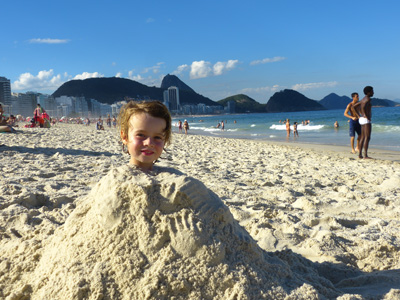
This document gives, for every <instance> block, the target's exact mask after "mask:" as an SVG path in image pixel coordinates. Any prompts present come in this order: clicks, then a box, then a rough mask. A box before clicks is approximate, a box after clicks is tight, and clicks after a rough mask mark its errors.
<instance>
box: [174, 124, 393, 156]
mask: <svg viewBox="0 0 400 300" xmlns="http://www.w3.org/2000/svg"><path fill="white" fill-rule="evenodd" d="M173 134H174V135H175V134H176V135H179V133H178V132H175V131H173ZM181 135H184V133H182V134H181ZM188 135H195V136H205V137H211V138H219V139H232V140H241V141H251V142H256V143H265V144H271V145H280V146H289V147H292V148H296V147H297V148H300V149H313V150H316V151H320V152H332V153H335V154H340V155H342V156H343V157H346V158H350V159H352V158H353V159H356V160H363V159H359V158H358V153H357V154H352V153H351V147H350V145H348V146H344V145H332V144H316V143H306V142H299V141H293V140H291V141H273V140H263V139H250V138H248V139H247V138H237V137H221V136H214V135H207V134H202V133H199V132H193V131H192V132H190V130H189V132H188ZM368 155H369V156H370V157H372V158H373V160H375V159H377V160H389V161H393V162H400V151H393V150H387V149H381V148H378V147H376V146H375V147H374V146H372V147H371V146H370V147H369V149H368ZM373 160H372V161H373Z"/></svg>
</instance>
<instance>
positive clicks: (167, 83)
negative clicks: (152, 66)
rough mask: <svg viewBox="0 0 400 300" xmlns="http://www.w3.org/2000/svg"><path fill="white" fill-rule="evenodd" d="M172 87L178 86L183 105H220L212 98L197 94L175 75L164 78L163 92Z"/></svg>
mask: <svg viewBox="0 0 400 300" xmlns="http://www.w3.org/2000/svg"><path fill="white" fill-rule="evenodd" d="M171 86H176V87H177V88H178V89H179V101H180V102H181V104H198V103H204V104H205V105H210V106H214V105H218V103H217V102H215V101H213V100H211V99H210V98H207V97H204V96H203V95H200V94H198V93H196V92H195V91H194V90H193V89H192V88H191V87H189V86H188V85H187V84H185V83H184V82H183V81H182V80H180V79H179V78H178V77H177V76H175V75H169V74H168V75H166V76H164V78H163V80H162V82H161V90H162V91H164V90H166V89H168V88H169V87H171Z"/></svg>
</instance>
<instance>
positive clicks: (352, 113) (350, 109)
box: [344, 93, 361, 154]
mask: <svg viewBox="0 0 400 300" xmlns="http://www.w3.org/2000/svg"><path fill="white" fill-rule="evenodd" d="M351 98H353V101H351V102H350V103H349V104H348V105H347V107H346V110H345V111H344V116H345V117H347V118H349V119H350V120H349V135H350V146H351V153H353V154H356V153H357V152H358V151H359V149H360V137H361V125H360V123H359V122H358V119H359V118H360V115H359V114H358V112H357V110H356V109H355V108H354V105H355V104H356V103H358V100H359V96H358V93H352V94H351ZM356 132H357V147H356V149H354V139H355V136H356Z"/></svg>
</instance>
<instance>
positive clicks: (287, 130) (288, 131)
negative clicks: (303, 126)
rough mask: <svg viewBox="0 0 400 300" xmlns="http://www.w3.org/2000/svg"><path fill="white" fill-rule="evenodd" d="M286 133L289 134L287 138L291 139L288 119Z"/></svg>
mask: <svg viewBox="0 0 400 300" xmlns="http://www.w3.org/2000/svg"><path fill="white" fill-rule="evenodd" d="M286 132H287V137H290V120H289V119H286Z"/></svg>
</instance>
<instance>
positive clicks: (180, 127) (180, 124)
mask: <svg viewBox="0 0 400 300" xmlns="http://www.w3.org/2000/svg"><path fill="white" fill-rule="evenodd" d="M178 129H179V133H182V121H181V120H179V121H178Z"/></svg>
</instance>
